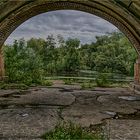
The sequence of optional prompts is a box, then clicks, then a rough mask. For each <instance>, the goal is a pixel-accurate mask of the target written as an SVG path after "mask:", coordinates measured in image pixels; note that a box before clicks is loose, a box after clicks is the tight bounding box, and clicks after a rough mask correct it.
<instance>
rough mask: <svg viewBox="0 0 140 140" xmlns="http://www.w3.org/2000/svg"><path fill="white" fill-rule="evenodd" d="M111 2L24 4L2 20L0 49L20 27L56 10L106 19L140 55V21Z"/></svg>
mask: <svg viewBox="0 0 140 140" xmlns="http://www.w3.org/2000/svg"><path fill="white" fill-rule="evenodd" d="M109 1H110V0H106V1H105V3H104V2H99V1H97V0H83V1H79V0H78V1H74V0H65V1H64V0H59V1H58V0H54V1H53V2H52V0H44V1H42V0H39V1H37V0H34V1H31V2H28V3H26V4H25V3H23V5H22V4H21V5H20V6H19V7H18V8H16V9H15V10H12V11H11V12H10V13H9V14H7V15H5V16H4V17H3V19H0V20H1V22H0V47H2V45H3V43H4V42H5V40H6V39H7V38H8V37H9V35H10V34H11V33H12V32H13V31H14V30H15V29H16V28H17V27H18V26H19V25H21V24H22V23H23V22H25V21H26V20H28V19H29V18H31V17H33V16H36V15H38V14H41V13H44V12H48V11H54V10H80V11H84V12H87V13H91V14H94V15H96V16H99V17H101V18H104V19H105V20H107V21H109V22H110V23H112V24H113V25H115V26H116V27H117V28H118V29H119V30H120V31H122V32H123V33H124V34H125V35H126V36H127V37H128V39H129V40H130V42H131V43H132V45H133V46H134V47H135V49H136V51H137V53H138V54H140V22H139V19H138V18H137V19H136V18H135V17H134V16H132V15H131V13H129V12H128V13H127V12H126V10H123V9H122V8H120V7H118V5H115V4H114V5H113V3H112V4H111V3H110V2H109ZM17 3H18V2H17ZM127 16H128V17H127Z"/></svg>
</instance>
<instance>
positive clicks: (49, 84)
mask: <svg viewBox="0 0 140 140" xmlns="http://www.w3.org/2000/svg"><path fill="white" fill-rule="evenodd" d="M41 85H42V86H52V85H53V82H52V81H50V80H43V81H42V83H41Z"/></svg>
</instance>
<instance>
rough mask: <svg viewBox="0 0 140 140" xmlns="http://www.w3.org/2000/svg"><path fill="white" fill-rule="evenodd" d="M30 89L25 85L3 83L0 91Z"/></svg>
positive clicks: (0, 85)
mask: <svg viewBox="0 0 140 140" xmlns="http://www.w3.org/2000/svg"><path fill="white" fill-rule="evenodd" d="M28 88H29V87H28V86H27V85H25V84H21V83H1V84H0V89H5V90H6V89H22V90H26V89H28Z"/></svg>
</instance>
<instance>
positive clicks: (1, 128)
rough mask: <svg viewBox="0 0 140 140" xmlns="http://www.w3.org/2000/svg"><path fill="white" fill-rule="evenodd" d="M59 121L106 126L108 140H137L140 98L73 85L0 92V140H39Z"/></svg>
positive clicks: (121, 91) (124, 90)
mask: <svg viewBox="0 0 140 140" xmlns="http://www.w3.org/2000/svg"><path fill="white" fill-rule="evenodd" d="M61 120H65V121H69V120H70V121H72V122H74V123H77V124H80V125H82V126H83V127H90V126H91V125H96V124H102V123H103V122H106V128H107V132H106V133H107V135H108V137H109V139H110V140H124V139H126V140H132V139H133V140H140V94H139V95H138V94H135V93H134V92H133V91H131V90H130V89H129V88H95V89H94V90H81V89H80V87H79V86H76V85H75V86H74V85H57V86H53V87H50V88H47V87H34V88H30V89H28V90H22V91H21V90H0V140H40V139H39V137H40V136H41V135H42V134H44V133H45V132H48V131H50V130H52V129H54V127H55V126H56V125H57V123H58V122H59V121H61Z"/></svg>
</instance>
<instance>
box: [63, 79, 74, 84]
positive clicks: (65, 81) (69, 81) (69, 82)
mask: <svg viewBox="0 0 140 140" xmlns="http://www.w3.org/2000/svg"><path fill="white" fill-rule="evenodd" d="M63 81H64V84H65V85H72V83H73V79H64V80H63Z"/></svg>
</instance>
